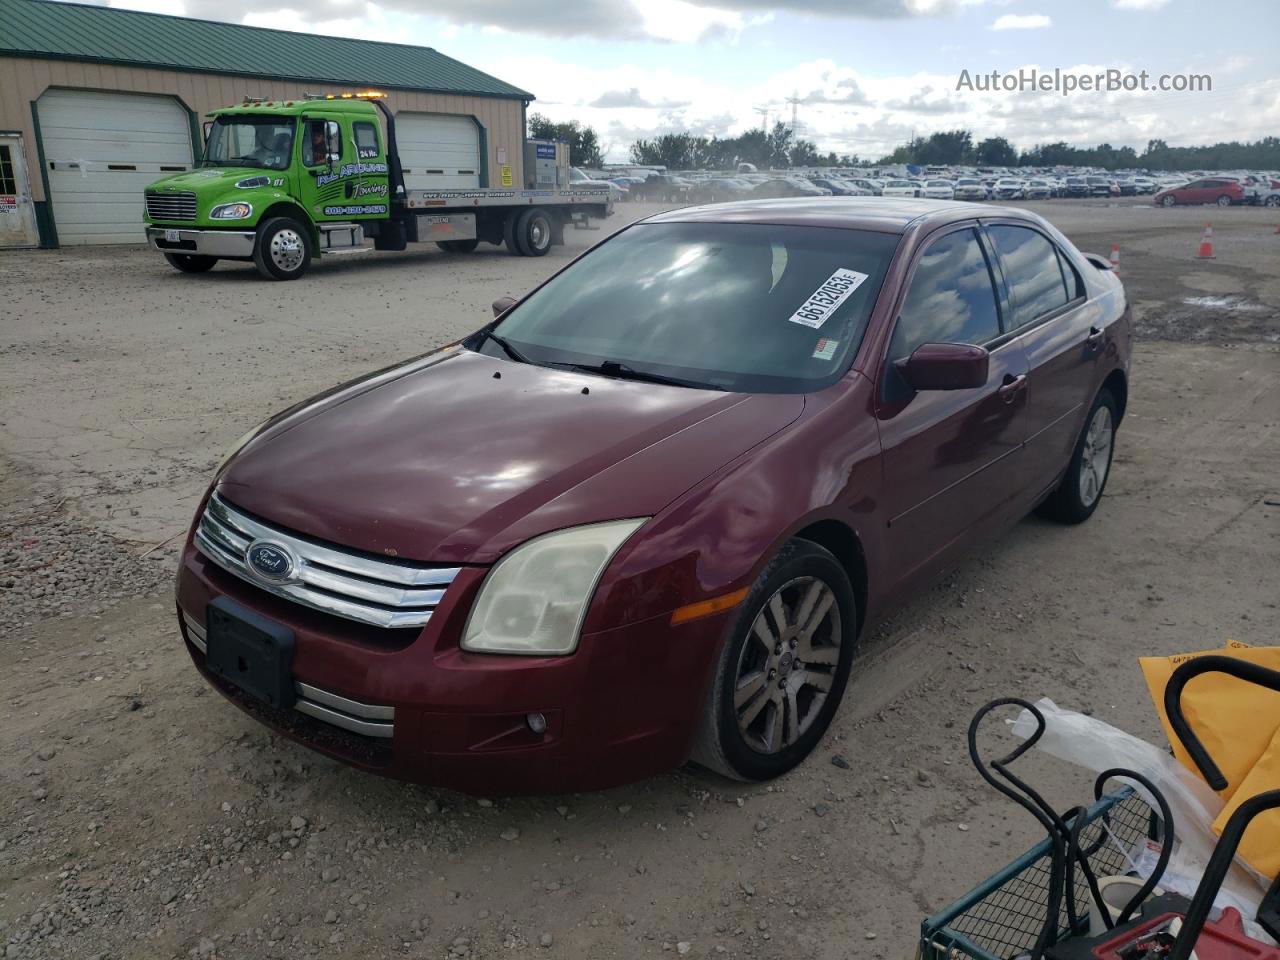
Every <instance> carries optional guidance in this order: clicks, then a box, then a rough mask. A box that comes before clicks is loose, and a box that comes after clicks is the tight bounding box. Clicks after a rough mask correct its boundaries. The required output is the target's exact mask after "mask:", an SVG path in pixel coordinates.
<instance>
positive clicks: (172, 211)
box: [146, 190, 196, 220]
mask: <svg viewBox="0 0 1280 960" xmlns="http://www.w3.org/2000/svg"><path fill="white" fill-rule="evenodd" d="M146 197H147V216H148V217H150V218H151V219H152V220H194V219H195V218H196V195H195V194H194V193H152V192H151V191H149V190H148V191H147V194H146Z"/></svg>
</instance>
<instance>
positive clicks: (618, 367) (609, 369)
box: [565, 360, 724, 390]
mask: <svg viewBox="0 0 1280 960" xmlns="http://www.w3.org/2000/svg"><path fill="white" fill-rule="evenodd" d="M565 366H566V367H568V368H569V369H570V370H581V371H582V372H583V373H598V374H600V375H602V376H605V377H612V378H614V379H615V380H639V381H642V382H644V383H663V384H666V385H667V386H671V387H693V388H694V389H696V390H724V387H719V386H716V385H715V384H714V383H700V382H698V381H696V380H682V379H681V378H679V377H667V376H664V375H662V374H661V373H650V372H649V371H647V370H637V369H636V368H635V367H631V366H628V365H627V364H625V363H622V362H621V361H619V360H602V361H601V362H600V363H598V364H590V363H567V364H565Z"/></svg>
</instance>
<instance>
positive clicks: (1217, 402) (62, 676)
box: [0, 201, 1280, 960]
mask: <svg viewBox="0 0 1280 960" xmlns="http://www.w3.org/2000/svg"><path fill="white" fill-rule="evenodd" d="M1033 206H1035V207H1036V208H1037V209H1039V210H1041V211H1042V212H1044V213H1046V214H1047V215H1048V216H1050V218H1051V219H1053V220H1054V221H1055V222H1056V223H1057V224H1058V225H1059V226H1060V227H1061V228H1062V229H1063V230H1064V231H1065V232H1066V233H1067V234H1068V235H1069V236H1071V237H1072V239H1073V240H1075V241H1076V242H1077V243H1078V244H1079V245H1080V246H1081V247H1082V248H1083V249H1086V250H1092V251H1096V252H1100V253H1103V254H1104V255H1105V254H1106V253H1108V252H1109V250H1110V246H1111V244H1112V243H1113V242H1118V243H1119V244H1120V245H1121V256H1122V275H1123V277H1124V279H1125V282H1126V284H1127V286H1128V288H1129V291H1130V296H1131V297H1132V299H1133V302H1134V303H1135V305H1136V309H1137V313H1138V327H1139V331H1140V334H1141V336H1142V341H1141V343H1140V344H1139V347H1138V350H1137V356H1136V360H1135V369H1134V380H1133V386H1132V396H1131V400H1130V409H1129V415H1128V417H1127V419H1126V421H1125V423H1124V425H1123V427H1122V429H1121V432H1120V434H1119V444H1118V452H1117V456H1116V463H1115V472H1114V475H1113V477H1112V480H1111V485H1110V487H1109V489H1108V494H1107V497H1106V499H1105V501H1104V502H1103V504H1102V506H1101V508H1100V509H1099V512H1098V513H1097V515H1096V516H1095V517H1094V519H1093V520H1092V521H1091V522H1089V523H1088V524H1085V525H1084V526H1082V527H1079V528H1072V529H1065V528H1061V527H1056V526H1052V525H1049V524H1046V523H1043V522H1041V521H1039V520H1035V519H1028V520H1026V521H1024V522H1023V523H1022V524H1020V525H1019V526H1018V527H1017V528H1016V529H1014V530H1013V531H1012V532H1011V533H1009V534H1008V535H1006V536H1004V537H1002V538H1000V539H999V540H997V541H994V542H992V543H989V544H987V545H985V546H984V547H982V548H981V549H979V550H977V551H976V552H975V553H974V554H973V555H972V556H971V557H970V558H969V559H968V560H967V561H966V562H964V563H962V564H961V565H959V566H958V567H956V568H955V569H953V570H951V571H950V572H949V573H948V574H947V575H946V576H945V577H944V578H942V579H941V580H940V581H939V582H938V584H937V585H936V586H935V587H933V588H932V589H930V590H928V591H926V592H923V593H922V594H921V595H920V596H919V597H917V598H915V599H914V600H913V601H912V602H911V603H909V604H907V605H906V606H905V607H903V609H901V610H900V611H899V612H898V613H897V614H895V615H894V616H893V618H891V619H890V620H888V621H886V622H882V623H880V624H878V625H876V626H875V627H874V628H873V629H872V630H871V631H870V632H869V633H868V635H867V636H866V638H865V641H864V644H863V647H862V651H861V657H860V660H859V661H858V663H857V664H856V665H855V673H854V678H853V681H852V685H851V687H850V690H849V693H848V696H847V697H846V700H845V704H844V706H843V707H842V709H841V711H840V713H839V715H838V716H837V718H836V722H835V724H834V725H833V728H832V731H831V733H830V734H829V735H828V738H827V740H826V742H825V743H824V744H823V745H822V746H821V747H820V749H819V751H818V752H817V753H816V754H815V756H814V757H813V758H811V760H810V761H809V762H808V763H806V764H805V765H803V766H802V767H801V768H800V769H798V770H797V771H795V772H794V773H793V774H791V775H790V776H788V777H786V778H784V779H783V780H781V781H779V782H777V783H775V784H772V785H769V786H760V787H745V786H742V785H738V784H731V783H728V782H726V781H723V780H719V779H717V778H715V777H712V776H711V775H709V774H705V773H703V772H700V771H698V770H695V769H686V770H681V771H677V772H674V773H672V774H669V775H667V776H663V777H659V778H656V779H653V780H650V781H646V782H644V783H641V784H638V785H635V786H632V787H627V788H622V789H618V790H613V791H609V792H607V793H601V794H593V795H584V796H566V797H548V798H538V799H521V800H506V799H503V798H498V797H494V798H492V799H478V798H468V797H464V796H461V795H458V794H453V793H449V792H447V791H438V790H429V789H423V788H418V787H411V786H406V785H402V784H398V783H392V782H388V781H382V780H379V779H376V778H373V777H370V776H366V775H362V774H359V773H356V772H353V771H351V770H348V769H346V768H343V767H340V766H338V765H336V764H333V763H330V762H329V761H327V760H324V759H322V758H319V757H317V756H314V755H312V754H311V753H309V752H307V751H305V750H303V749H302V748H300V747H296V746H294V745H293V744H291V743H289V742H286V741H281V740H279V739H277V738H276V737H274V736H272V735H270V734H269V733H267V732H266V731H265V730H263V729H262V728H260V727H258V726H256V725H255V724H254V723H253V722H252V721H250V720H249V719H247V718H246V717H244V716H243V715H242V714H241V713H239V712H238V711H237V710H236V709H235V708H234V707H232V706H231V705H229V704H227V703H226V702H225V701H223V700H222V699H221V698H220V697H218V696H217V695H216V694H214V693H212V692H209V691H208V690H207V689H206V687H205V685H204V684H203V682H202V681H200V680H199V679H198V678H197V676H196V674H195V672H194V670H193V669H192V668H191V666H190V663H189V661H188V660H187V657H186V654H185V652H184V650H183V649H182V647H181V645H180V642H179V640H178V637H177V632H176V627H175V624H174V616H173V608H172V600H171V596H170V594H169V585H170V583H171V577H172V570H173V562H174V556H175V554H176V549H177V544H176V541H177V540H180V539H181V535H182V534H183V533H184V532H185V527H186V524H187V522H188V521H189V519H190V516H191V513H192V511H193V509H194V505H195V502H196V500H197V498H198V497H199V494H200V492H201V490H202V489H203V486H204V484H205V483H206V480H207V477H208V475H209V473H210V472H211V470H212V468H213V467H214V465H215V464H216V462H217V460H218V459H219V457H220V456H221V453H222V451H223V450H224V449H225V448H226V447H227V446H228V445H229V444H230V443H231V442H232V441H233V440H234V439H235V438H236V437H238V436H239V435H240V434H242V433H243V432H244V431H245V430H247V429H248V428H250V427H252V426H253V425H254V424H256V423H257V422H259V421H260V420H261V419H263V417H265V416H266V415H267V414H268V413H270V412H272V411H274V410H276V409H279V408H281V407H283V406H286V405H288V404H289V403H292V402H294V401H296V400H300V399H302V398H304V397H306V396H308V395H310V394H311V393H313V392H315V391H317V390H319V389H322V388H324V387H327V386H330V385H332V384H334V383H336V382H338V381H341V380H345V379H347V378H350V377H352V376H355V375H357V374H359V373H362V372H364V371H367V370H370V369H373V368H377V367H380V366H384V365H386V364H389V363H393V362H395V361H396V360H398V359H400V358H403V357H406V356H409V355H413V354H418V353H422V352H424V351H426V350H429V349H431V348H432V347H435V346H438V345H440V344H443V343H446V342H449V341H451V340H453V339H456V338H457V337H458V336H460V335H462V334H463V333H465V332H467V331H469V330H471V329H473V328H474V327H476V326H478V325H479V324H480V323H482V322H483V321H484V319H485V318H486V317H487V316H488V304H489V302H490V301H491V300H492V299H493V298H494V297H496V296H499V295H501V294H504V293H518V292H520V291H522V290H524V289H527V288H528V287H529V286H530V285H532V284H534V283H535V282H537V281H538V280H539V279H541V278H542V277H544V276H545V275H546V274H548V273H549V272H551V271H552V270H555V269H557V268H558V267H559V266H561V265H562V264H563V263H565V262H566V261H567V260H568V259H569V258H570V257H572V256H573V255H574V254H575V253H576V252H578V251H580V250H581V249H583V248H584V247H585V246H587V245H588V244H590V243H592V242H594V241H595V240H597V239H599V238H600V237H601V236H603V235H604V234H603V233H602V232H572V233H570V235H569V246H568V247H567V248H557V249H555V250H554V251H553V252H552V254H551V255H550V256H548V257H547V258H545V259H541V260H532V259H523V258H513V257H508V256H506V255H505V254H504V253H502V252H501V251H498V250H497V249H496V248H484V249H482V250H481V251H479V252H477V253H476V254H474V255H471V256H467V257H451V256H448V255H445V254H442V253H439V252H437V251H436V250H434V248H431V249H426V250H423V251H414V252H410V253H405V254H373V255H369V256H367V257H347V258H342V259H335V260H334V261H333V262H325V263H322V264H319V265H317V267H316V268H315V270H314V273H313V274H312V275H311V276H309V277H308V278H306V279H304V280H303V281H302V282H300V283H288V284H280V283H267V282H264V281H261V280H259V279H258V278H257V276H256V274H254V273H253V272H252V270H251V268H247V267H246V266H245V265H239V264H227V265H220V266H219V267H218V268H217V269H215V270H214V271H213V272H212V273H209V274H206V275H203V276H185V275H180V274H177V273H175V272H173V271H172V270H170V269H169V268H168V267H167V266H166V265H165V264H164V262H163V261H162V260H161V259H160V258H159V257H158V256H157V255H155V254H153V253H151V252H149V251H146V250H145V249H142V248H140V247H139V248H133V247H116V248H96V249H81V250H64V251H44V252H24V253H8V254H3V255H0V292H2V293H3V296H0V382H2V383H3V384H4V404H3V406H0V623H3V625H4V626H3V627H0V631H3V632H2V634H0V637H2V639H0V666H2V667H3V669H0V716H2V717H3V721H4V723H3V726H4V733H3V735H2V736H0V750H2V751H3V754H2V757H0V946H2V947H3V949H4V951H5V953H4V955H5V956H6V957H19V958H46V957H48V958H53V957H59V958H61V957H67V958H82V957H83V958H88V957H99V958H107V957H110V958H130V960H133V958H150V957H157V958H170V957H175V958H176V957H186V956H189V955H190V956H197V957H214V956H216V957H225V958H258V957H289V958H293V957H325V958H344V957H349V958H356V957H359V958H365V957H459V958H461V957H495V956H507V955H510V954H512V953H513V952H514V953H515V954H517V955H527V956H547V957H572V958H579V957H581V958H586V957H590V958H592V960H596V958H613V957H620V958H628V957H648V956H659V955H662V954H663V953H664V951H671V952H672V953H675V954H676V955H687V956H690V957H711V956H721V955H725V956H743V957H753V958H770V957H820V958H832V960H834V958H842V960H843V958H849V957H859V958H862V957H866V958H879V957H892V958H906V957H909V956H911V955H913V954H914V937H915V934H916V931H917V929H918V926H919V922H920V919H921V918H922V916H924V915H925V914H928V913H930V912H932V911H933V910H936V909H937V908H939V907H941V906H943V905H945V904H946V903H947V902H949V901H950V900H952V899H954V897H956V896H958V895H959V894H960V893H962V892H963V891H964V890H966V889H967V888H968V887H969V886H971V885H972V884H973V883H974V882H976V881H977V880H979V879H981V878H982V877H984V876H986V875H987V874H989V873H991V872H992V871H993V870H994V869H995V868H996V867H998V866H999V865H1001V864H1003V863H1004V862H1006V861H1008V860H1009V859H1011V858H1012V857H1014V856H1015V855H1017V854H1018V853H1020V852H1021V851H1022V850H1023V849H1025V848H1026V847H1027V846H1028V845H1029V844H1030V843H1031V842H1032V841H1033V840H1034V839H1035V830H1034V828H1033V826H1032V825H1031V823H1030V822H1029V820H1028V818H1027V817H1026V816H1025V814H1022V813H1021V812H1020V811H1017V810H1015V809H1014V808H1013V807H1012V806H1011V805H1009V804H1008V803H1007V802H1005V801H1003V800H1001V799H1000V798H998V797H996V796H994V795H993V794H992V792H991V791H990V790H989V789H988V788H986V787H985V786H984V785H982V783H981V781H980V780H979V779H978V777H977V775H976V774H975V773H974V772H973V771H972V769H971V768H970V767H969V764H968V760H967V757H966V755H965V750H964V730H965V727H966V725H967V723H968V719H969V717H970V716H971V715H972V713H973V711H974V709H975V708H976V707H977V706H979V705H980V704H981V703H983V702H985V701H986V700H987V699H989V698H991V697H993V696H999V695H1023V696H1028V697H1030V698H1032V699H1034V698H1035V697H1038V696H1040V695H1049V696H1051V697H1053V698H1054V699H1055V700H1057V701H1058V702H1059V703H1061V704H1063V705H1067V706H1071V707H1075V708H1077V709H1087V710H1090V711H1092V712H1094V713H1095V714H1097V715H1099V716H1101V717H1104V718H1105V719H1108V720H1109V721H1111V722H1113V723H1116V724H1118V725H1120V726H1122V727H1124V728H1126V729H1128V730H1130V731H1132V732H1134V733H1138V734H1140V735H1144V736H1147V737H1149V738H1152V739H1153V740H1158V738H1159V734H1158V728H1157V726H1156V723H1155V719H1154V713H1153V711H1152V709H1151V707H1150V704H1149V702H1148V701H1147V698H1146V693H1145V688H1144V686H1143V684H1142V682H1141V678H1140V675H1139V673H1138V670H1137V667H1136V665H1135V663H1134V657H1135V656H1137V655H1140V654H1146V653H1171V652H1178V651H1183V650H1192V649H1201V648H1204V647H1208V646H1215V645H1217V644H1219V643H1221V642H1222V641H1223V640H1225V639H1227V638H1233V639H1238V640H1244V641H1246V642H1255V643H1262V642H1271V643H1273V642H1275V638H1276V636H1277V634H1278V632H1280V608H1278V607H1277V602H1278V600H1280V595H1278V594H1277V591H1276V577H1275V560H1276V555H1275V544H1276V543H1277V542H1278V538H1280V480H1277V479H1276V478H1277V476H1278V475H1280V277H1278V275H1277V272H1276V269H1275V265H1276V263H1277V258H1278V257H1280V236H1277V235H1276V234H1275V232H1274V231H1275V228H1276V213H1275V211H1270V210H1253V209H1229V210H1217V209H1214V210H1208V209H1182V208H1179V209H1174V210H1156V209H1153V208H1151V207H1149V206H1145V205H1142V204H1140V203H1137V202H1134V201H1125V202H1123V203H1121V202H1111V203H1107V202H1073V201H1052V202H1048V203H1040V204H1033ZM655 209H657V208H655V207H644V206H640V205H625V206H623V207H621V208H620V210H619V212H618V214H617V215H616V216H615V217H613V218H612V219H611V220H610V221H609V224H608V227H607V229H614V228H616V227H617V226H620V225H621V224H623V223H625V222H627V221H628V220H630V219H633V218H634V217H636V216H639V215H642V214H645V213H648V212H651V211H653V210H655ZM1206 220H1211V221H1212V222H1213V225H1214V232H1215V245H1216V252H1217V259H1215V260H1212V261H1200V260H1197V259H1195V255H1196V249H1197V245H1198V243H1199V238H1200V230H1201V229H1202V228H1203V225H1204V223H1205V221H1206ZM1027 766H1028V769H1029V770H1030V771H1031V776H1032V778H1033V779H1034V780H1035V782H1037V783H1041V784H1043V785H1044V786H1046V787H1047V788H1048V792H1049V794H1050V796H1051V798H1052V799H1053V800H1054V801H1055V802H1056V803H1057V804H1058V805H1059V806H1060V807H1061V806H1065V805H1067V804H1068V803H1075V802H1078V801H1079V800H1080V799H1081V798H1083V797H1085V795H1086V794H1087V793H1089V791H1090V790H1091V786H1090V784H1091V777H1089V776H1086V775H1085V774H1084V773H1083V772H1081V771H1075V770H1071V769H1066V768H1063V767H1061V766H1058V765H1055V764H1053V763H1051V762H1046V761H1041V760H1040V759H1038V758H1036V757H1031V758H1029V759H1028V763H1027Z"/></svg>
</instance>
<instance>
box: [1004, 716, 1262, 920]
mask: <svg viewBox="0 0 1280 960" xmlns="http://www.w3.org/2000/svg"><path fill="white" fill-rule="evenodd" d="M1036 708H1037V709H1038V710H1039V711H1040V712H1041V713H1042V714H1043V715H1044V719H1045V731H1044V735H1043V736H1042V737H1041V738H1040V741H1039V742H1038V743H1037V744H1036V748H1037V749H1039V750H1043V751H1044V752H1045V753H1048V754H1049V755H1051V756H1054V757H1057V758H1058V759H1059V760H1065V761H1067V762H1068V763H1074V764H1076V765H1077V766H1081V767H1084V768H1085V769H1086V770H1092V771H1093V772H1094V773H1101V772H1102V771H1103V770H1108V769H1110V768H1112V767H1127V768H1128V769H1130V770H1136V771H1137V772H1138V773H1142V774H1145V775H1146V776H1147V777H1148V778H1149V779H1150V780H1151V782H1152V783H1154V784H1155V785H1156V788H1157V789H1158V790H1159V791H1160V792H1161V793H1162V794H1164V797H1165V799H1166V800H1167V801H1168V802H1169V808H1170V810H1171V811H1172V812H1173V829H1174V837H1175V846H1174V851H1173V854H1172V856H1171V858H1170V860H1169V866H1168V869H1167V871H1166V872H1165V875H1164V877H1163V878H1162V879H1161V880H1160V885H1161V886H1162V887H1164V888H1165V889H1167V890H1174V891H1176V892H1178V893H1181V894H1183V895H1184V896H1186V897H1190V896H1192V895H1193V894H1194V893H1195V888H1196V885H1197V884H1198V883H1199V882H1200V877H1201V876H1202V875H1203V874H1204V870H1205V867H1206V866H1207V865H1208V863H1209V857H1210V856H1211V855H1212V854H1213V848H1214V847H1215V846H1217V843H1218V837H1217V835H1216V834H1215V833H1214V831H1213V822H1214V820H1215V819H1217V817H1218V815H1219V814H1220V813H1221V812H1222V809H1223V801H1222V799H1221V798H1220V797H1219V796H1218V795H1217V794H1216V793H1214V792H1213V790H1212V789H1210V788H1209V785H1208V784H1207V783H1205V782H1204V781H1203V780H1201V779H1200V777H1198V776H1197V775H1196V774H1194V773H1192V772H1191V771H1190V770H1188V769H1187V768H1186V767H1184V766H1182V764H1180V763H1178V761H1177V760H1175V759H1174V758H1173V757H1171V756H1170V755H1169V754H1168V753H1166V752H1165V751H1163V750H1161V749H1160V748H1158V747H1156V746H1153V745H1152V744H1150V743H1147V742H1146V741H1145V740H1142V739H1140V738H1138V737H1135V736H1133V735H1132V734H1129V733H1125V732H1124V731H1123V730H1120V729H1118V728H1116V727H1113V726H1112V725H1111V724H1109V723H1106V722H1105V721H1102V720H1098V719H1096V718H1094V717H1087V716H1085V715H1084V714H1082V713H1077V712H1075V711H1074V710H1064V709H1062V708H1060V707H1059V706H1058V705H1057V704H1055V703H1054V702H1053V701H1052V700H1050V699H1048V698H1044V699H1041V700H1038V701H1036ZM1010 725H1011V731H1012V733H1013V734H1014V735H1015V736H1018V737H1021V738H1022V739H1024V740H1025V739H1027V738H1028V737H1030V736H1031V735H1032V734H1033V733H1035V731H1036V726H1037V724H1036V719H1035V717H1033V716H1032V715H1031V713H1030V712H1029V711H1026V710H1024V711H1022V713H1021V715H1020V716H1019V717H1018V718H1017V719H1016V720H1013V721H1010ZM1125 782H1126V783H1127V784H1128V785H1129V786H1132V787H1133V788H1134V789H1135V790H1136V791H1137V792H1138V793H1139V795H1140V796H1142V798H1143V799H1144V800H1146V801H1147V802H1148V803H1149V804H1151V806H1152V808H1155V807H1156V803H1155V800H1154V798H1153V797H1151V796H1150V794H1148V793H1147V791H1146V790H1145V789H1143V787H1142V786H1141V785H1140V784H1137V783H1132V782H1130V781H1125ZM1267 886H1268V881H1266V880H1264V879H1263V878H1262V877H1261V876H1259V875H1258V874H1257V873H1255V872H1254V871H1252V870H1250V869H1249V868H1248V866H1247V865H1245V864H1244V863H1242V862H1241V860H1240V858H1239V857H1237V858H1236V860H1235V863H1234V865H1233V866H1232V868H1231V871H1230V872H1229V873H1228V874H1227V878H1226V880H1225V881H1224V882H1223V885H1222V891H1221V893H1220V894H1219V896H1218V898H1217V899H1216V900H1215V901H1214V902H1215V904H1216V905H1217V906H1219V907H1225V906H1234V907H1236V908H1237V909H1238V910H1240V912H1241V913H1242V914H1243V915H1244V916H1246V917H1253V916H1254V915H1256V914H1257V912H1258V904H1259V903H1260V902H1261V900H1262V897H1263V894H1264V893H1265V892H1266V889H1267Z"/></svg>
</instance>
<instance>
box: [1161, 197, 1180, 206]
mask: <svg viewBox="0 0 1280 960" xmlns="http://www.w3.org/2000/svg"><path fill="white" fill-rule="evenodd" d="M1177 202H1178V200H1177V198H1176V197H1161V198H1160V205H1161V206H1162V207H1172V206H1173V205H1174V204H1176V203H1177Z"/></svg>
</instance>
